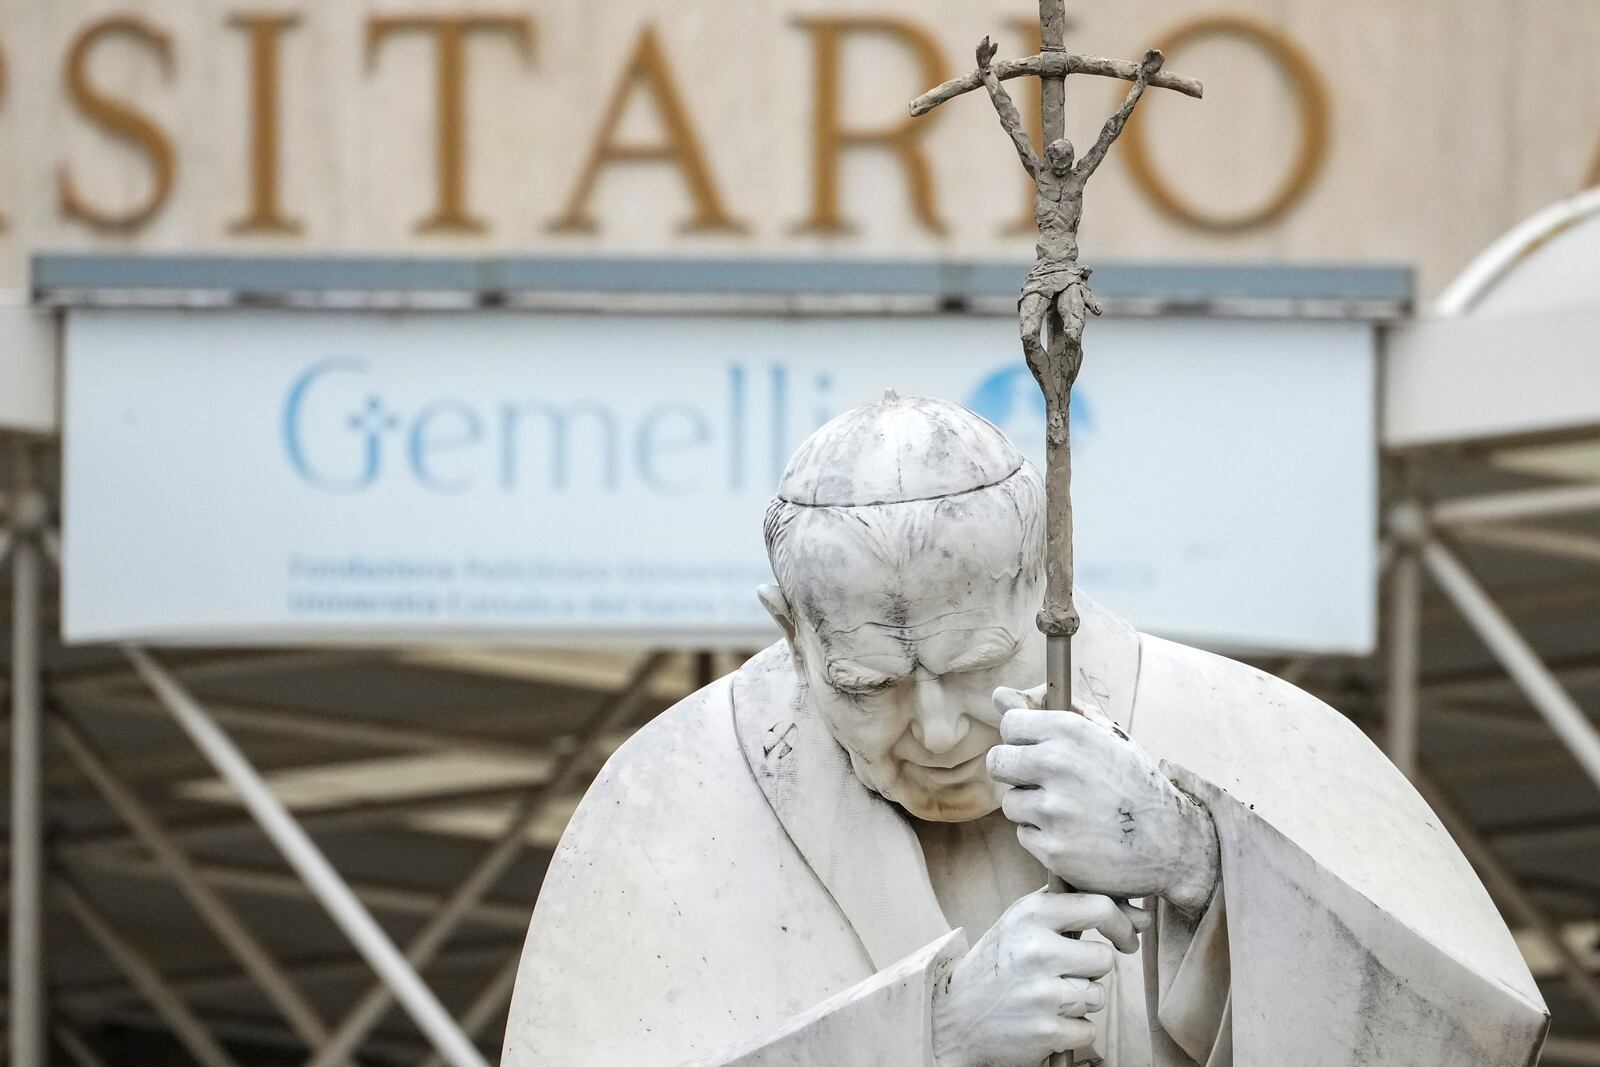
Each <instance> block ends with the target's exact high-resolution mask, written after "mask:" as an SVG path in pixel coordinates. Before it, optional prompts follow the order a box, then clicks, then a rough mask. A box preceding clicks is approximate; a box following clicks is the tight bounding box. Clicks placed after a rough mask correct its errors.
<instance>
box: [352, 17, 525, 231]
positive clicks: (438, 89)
mask: <svg viewBox="0 0 1600 1067" xmlns="http://www.w3.org/2000/svg"><path fill="white" fill-rule="evenodd" d="M476 32H495V33H503V34H509V35H510V36H511V39H512V40H513V41H515V42H516V44H517V48H518V50H519V51H520V52H521V54H522V56H523V58H524V59H531V58H532V57H533V19H532V18H530V17H529V16H527V15H375V16H373V17H372V18H370V19H368V20H367V63H368V65H369V66H370V65H371V64H372V63H373V62H374V60H375V59H376V57H377V54H378V49H379V47H380V46H381V45H382V44H383V42H384V40H385V39H386V38H388V37H390V36H392V35H394V34H399V33H426V34H431V35H432V37H433V57H434V94H435V95H434V101H435V109H434V122H435V127H434V128H435V135H434V161H435V168H436V183H435V188H436V191H437V197H438V198H437V201H436V203H435V204H434V209H433V214H431V215H429V216H428V217H427V218H424V219H422V220H421V221H419V222H418V223H417V226H416V229H417V232H418V233H434V232H441V231H442V232H455V233H481V232H483V231H484V230H485V229H486V228H487V227H486V225H485V223H484V221H483V220H482V219H479V218H475V217H473V215H472V214H471V212H469V211H468V210H467V175H466V166H467V164H466V160H467V133H466V72H467V49H466V40H467V36H468V34H471V33H476Z"/></svg>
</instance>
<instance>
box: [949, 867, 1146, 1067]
mask: <svg viewBox="0 0 1600 1067" xmlns="http://www.w3.org/2000/svg"><path fill="white" fill-rule="evenodd" d="M1149 923H1150V919H1149V916H1148V914H1147V913H1145V912H1143V911H1141V910H1140V909H1138V908H1135V907H1133V906H1131V905H1129V904H1120V903H1118V902H1116V901H1113V900H1111V899H1110V898H1109V897H1102V896H1095V895H1093V894H1089V893H1052V892H1048V891H1046V890H1043V889H1041V890H1039V891H1038V892H1036V893H1029V894H1028V895H1027V896H1025V897H1023V898H1022V899H1021V900H1019V901H1017V902H1016V903H1015V904H1013V905H1011V907H1009V908H1007V909H1006V913H1005V914H1004V915H1002V916H1000V920H999V921H998V922H996V923H995V924H994V926H992V927H990V929H989V932H988V933H986V934H984V935H983V937H982V938H981V939H979V941H978V943H977V944H976V945H974V946H973V948H972V951H970V952H968V953H967V954H966V956H965V957H963V958H962V959H961V960H960V961H959V962H957V963H956V965H955V967H954V968H953V969H952V970H951V972H950V977H949V979H948V980H947V981H945V982H943V983H941V984H940V985H939V986H938V987H936V988H935V990H934V995H933V1051H934V1059H935V1061H936V1062H937V1063H938V1065H939V1067H1038V1065H1039V1064H1040V1063H1041V1062H1042V1061H1043V1060H1044V1059H1045V1058H1046V1057H1048V1056H1050V1055H1051V1054H1052V1053H1056V1052H1065V1051H1066V1050H1067V1049H1071V1048H1083V1047H1086V1046H1087V1045H1088V1044H1089V1043H1090V1041H1092V1040H1093V1038H1094V1024H1093V1023H1091V1022H1090V1021H1089V1020H1087V1019H1085V1018H1084V1016H1085V1015H1087V1014H1088V1013H1089V1012H1091V1011H1098V1010H1100V1009H1101V1008H1103V1007H1105V1004H1106V988H1105V986H1104V985H1103V984H1101V983H1100V982H1099V981H1098V979H1101V978H1104V977H1105V975H1106V973H1107V972H1108V971H1110V970H1111V965H1112V962H1113V961H1114V959H1115V956H1114V955H1113V953H1112V946H1115V947H1116V949H1117V951H1120V952H1134V951H1136V950H1137V949H1138V947H1139V931H1141V930H1143V929H1145V928H1146V927H1147V926H1148V925H1149ZM1079 930H1099V931H1100V932H1101V933H1102V934H1104V935H1105V937H1106V939H1107V940H1109V941H1110V942H1111V944H1110V945H1106V944H1104V943H1102V942H1099V941H1076V940H1073V939H1071V938H1068V937H1065V936H1063V935H1064V934H1065V933H1067V932H1069V931H1079Z"/></svg>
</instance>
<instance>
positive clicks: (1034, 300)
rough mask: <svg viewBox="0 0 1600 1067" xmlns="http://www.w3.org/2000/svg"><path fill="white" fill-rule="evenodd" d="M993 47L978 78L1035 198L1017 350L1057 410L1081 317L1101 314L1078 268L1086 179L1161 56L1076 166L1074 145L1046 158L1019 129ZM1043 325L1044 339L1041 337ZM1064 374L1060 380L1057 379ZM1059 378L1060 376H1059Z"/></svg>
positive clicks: (1076, 362) (1053, 146)
mask: <svg viewBox="0 0 1600 1067" xmlns="http://www.w3.org/2000/svg"><path fill="white" fill-rule="evenodd" d="M995 52H996V47H995V45H994V44H993V43H991V42H990V40H989V38H987V37H985V38H984V39H983V41H982V43H980V44H979V45H978V72H979V74H980V75H981V76H982V77H983V84H984V86H985V87H986V88H987V89H988V90H989V98H990V99H991V100H993V101H994V109H995V111H997V112H998V113H999V115H1000V124H1001V125H1002V126H1004V127H1005V130H1006V133H1008V134H1010V135H1011V143H1012V144H1014V145H1015V146H1016V148H1017V155H1018V156H1020V157H1021V159H1022V165H1023V166H1024V167H1025V168H1027V171H1028V174H1029V175H1031V176H1032V178H1033V181H1034V185H1035V188H1036V192H1035V194H1034V199H1033V214H1034V220H1035V222H1036V223H1037V225H1038V228H1039V243H1038V245H1037V246H1036V248H1035V256H1036V258H1035V260H1034V264H1033V269H1032V270H1031V271H1029V272H1028V278H1027V281H1026V282H1025V283H1024V284H1023V288H1022V298H1021V302H1020V303H1019V305H1018V311H1019V314H1018V319H1019V326H1020V328H1021V331H1022V345H1023V348H1024V349H1025V350H1026V352H1027V357H1028V367H1029V368H1030V369H1031V370H1032V371H1033V374H1034V377H1036V378H1038V379H1039V385H1040V387H1041V388H1043V389H1044V391H1045V395H1046V397H1048V398H1049V399H1050V400H1052V401H1059V402H1060V403H1061V404H1062V405H1063V406H1064V405H1065V402H1066V394H1067V392H1068V391H1069V390H1071V388H1072V383H1073V382H1074V381H1076V380H1077V377H1078V370H1079V369H1080V368H1081V367H1082V365H1083V327H1084V321H1085V316H1086V315H1088V314H1089V313H1091V312H1092V313H1093V314H1096V315H1098V314H1100V304H1099V302H1098V301H1096V300H1095V298H1094V293H1093V292H1092V291H1091V290H1090V288H1089V274H1090V268H1089V267H1085V266H1081V265H1079V263H1078V224H1079V222H1081V221H1082V219H1083V188H1084V186H1085V185H1086V184H1087V183H1088V181H1089V176H1090V175H1091V174H1093V173H1094V172H1095V169H1096V168H1098V167H1099V166H1100V163H1101V161H1103V160H1104V159H1105V158H1106V153H1107V152H1109V151H1110V150H1111V145H1112V143H1113V142H1115V141H1116V139H1117V137H1118V136H1120V135H1121V133H1122V130H1123V127H1124V126H1126V125H1127V124H1128V119H1129V118H1130V117H1131V116H1132V115H1133V109H1134V107H1135V106H1137V105H1138V103H1139V98H1140V97H1141V96H1143V95H1144V91H1145V89H1146V88H1147V87H1148V86H1149V84H1150V79H1151V78H1153V77H1155V75H1156V73H1157V72H1159V71H1160V70H1161V65H1162V62H1163V57H1162V55H1161V53H1160V52H1158V51H1156V50H1155V49H1153V48H1152V49H1151V50H1150V51H1148V52H1146V53H1145V54H1144V61H1143V63H1141V64H1140V66H1139V71H1138V74H1137V76H1136V77H1135V78H1134V80H1133V87H1132V88H1130V89H1129V90H1128V95H1127V97H1126V98H1124V100H1123V101H1122V106H1121V107H1120V108H1118V109H1117V112H1116V114H1114V115H1112V116H1111V117H1110V118H1109V119H1107V120H1106V124H1105V126H1104V127H1103V128H1102V129H1101V130H1100V137H1099V138H1098V139H1097V140H1096V141H1095V143H1094V145H1093V146H1092V147H1090V149H1089V151H1087V152H1085V153H1084V154H1083V157H1082V158H1081V159H1078V160H1076V161H1074V158H1073V155H1074V153H1073V148H1072V142H1071V141H1069V140H1067V139H1066V138H1065V137H1061V138H1057V139H1056V140H1053V141H1051V142H1050V143H1049V144H1047V145H1045V149H1044V158H1043V159H1040V158H1039V157H1038V155H1037V154H1035V152H1034V150H1033V142H1032V140H1031V139H1030V138H1029V137H1028V134H1027V131H1026V130H1024V129H1023V125H1022V116H1021V114H1019V113H1018V111H1017V106H1016V105H1015V104H1014V103H1012V102H1011V94H1010V93H1008V92H1006V90H1005V87H1004V86H1002V85H1001V84H1000V79H999V78H998V77H996V76H995V73H994V71H993V70H992V69H991V68H990V65H989V64H990V61H991V60H993V59H994V55H995ZM1047 322H1048V325H1049V328H1050V333H1049V337H1048V338H1046V337H1045V335H1044V333H1045V326H1046V324H1047ZM1057 344H1060V345H1064V347H1065V352H1064V356H1065V358H1064V359H1063V360H1062V361H1061V363H1060V364H1057V365H1056V366H1057V367H1058V368H1059V369H1056V370H1055V371H1054V372H1053V373H1052V362H1053V361H1050V360H1047V359H1046V353H1047V351H1048V349H1049V348H1050V347H1053V346H1055V345H1057ZM1062 371H1064V372H1065V373H1064V375H1062V374H1061V372H1062ZM1058 375H1060V376H1058Z"/></svg>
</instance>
